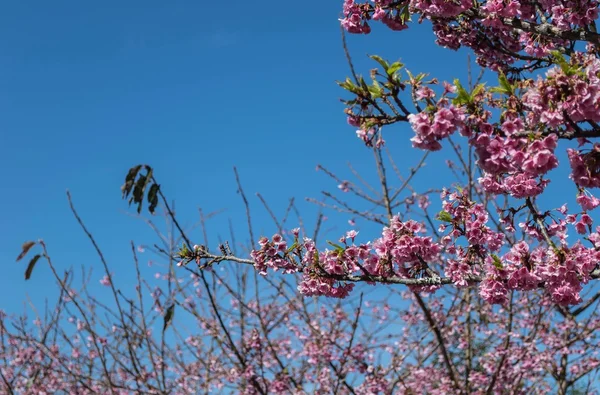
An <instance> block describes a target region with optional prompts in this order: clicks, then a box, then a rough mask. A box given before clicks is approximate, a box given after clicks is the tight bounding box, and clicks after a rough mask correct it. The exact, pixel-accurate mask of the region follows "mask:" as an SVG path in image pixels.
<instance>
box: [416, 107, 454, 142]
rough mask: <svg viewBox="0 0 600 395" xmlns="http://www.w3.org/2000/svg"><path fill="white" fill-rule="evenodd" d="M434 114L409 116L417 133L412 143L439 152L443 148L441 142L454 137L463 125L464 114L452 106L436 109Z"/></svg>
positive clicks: (426, 112)
mask: <svg viewBox="0 0 600 395" xmlns="http://www.w3.org/2000/svg"><path fill="white" fill-rule="evenodd" d="M432 112H433V113H430V112H428V111H423V112H421V113H418V114H410V115H409V116H408V121H409V122H410V125H411V126H412V128H413V130H414V131H415V137H413V138H412V139H411V141H412V143H413V146H414V147H417V148H421V149H426V150H430V151H438V150H440V149H441V148H442V145H441V144H440V143H439V141H440V140H442V139H444V138H446V137H448V136H450V135H452V134H453V133H454V132H455V131H456V130H457V129H458V128H459V127H460V126H461V125H462V121H463V118H464V114H463V113H462V110H461V109H459V108H456V107H454V106H452V105H450V106H448V108H444V107H442V108H436V109H435V110H433V111H432Z"/></svg>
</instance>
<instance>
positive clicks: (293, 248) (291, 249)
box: [285, 241, 298, 254]
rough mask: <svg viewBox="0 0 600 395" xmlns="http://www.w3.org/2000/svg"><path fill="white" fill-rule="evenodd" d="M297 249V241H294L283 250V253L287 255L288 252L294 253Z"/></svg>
mask: <svg viewBox="0 0 600 395" xmlns="http://www.w3.org/2000/svg"><path fill="white" fill-rule="evenodd" d="M297 247H298V241H295V242H294V244H292V245H291V246H290V247H289V248H288V249H287V250H285V253H286V254H289V253H290V252H292V251H294V250H295V249H296V248H297Z"/></svg>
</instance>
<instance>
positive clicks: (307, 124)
mask: <svg viewBox="0 0 600 395" xmlns="http://www.w3.org/2000/svg"><path fill="white" fill-rule="evenodd" d="M341 6H342V2H341V1H329V2H320V3H318V4H316V5H314V6H312V5H310V4H299V3H297V2H281V1H277V2H275V1H272V0H268V1H264V2H261V3H260V6H258V5H257V3H252V2H247V1H236V0H234V1H229V2H226V3H225V2H212V3H210V5H207V4H205V3H202V2H197V1H176V2H158V1H144V2H142V1H127V2H111V1H105V2H73V1H71V2H66V1H53V2H41V1H37V2H5V3H4V4H2V6H1V9H0V37H2V39H1V40H0V108H1V112H2V116H1V117H0V165H1V167H0V168H1V169H2V170H1V171H0V174H1V175H2V178H3V180H2V181H3V182H2V194H0V201H1V202H2V206H3V208H4V209H3V210H2V212H1V213H0V218H1V221H0V223H2V230H0V232H1V233H2V237H1V238H0V262H1V263H2V265H3V266H2V267H3V274H2V279H1V280H0V281H1V284H2V287H0V300H2V303H0V308H4V309H6V310H9V311H12V310H15V309H17V308H18V307H19V303H20V302H21V301H22V300H24V298H25V295H30V296H32V297H33V298H34V299H39V298H43V297H45V296H52V295H55V285H54V282H53V281H51V279H50V277H49V276H50V271H49V270H48V268H47V267H45V266H44V265H39V267H37V268H36V270H35V271H34V274H33V276H32V279H31V280H30V281H29V282H27V283H26V282H25V281H24V279H23V272H24V269H25V264H24V263H21V264H17V263H15V257H16V256H17V254H18V252H19V249H20V246H21V243H22V242H23V241H25V240H30V239H38V238H43V239H44V240H45V241H46V242H47V244H48V248H49V250H50V253H51V255H52V256H53V259H54V261H55V263H56V264H57V266H58V267H59V268H63V269H64V268H67V267H70V266H74V267H78V266H80V265H82V264H83V265H85V266H86V267H87V268H89V267H94V268H96V269H95V273H96V275H95V277H96V278H97V279H99V278H100V277H101V267H100V262H99V261H98V259H97V257H96V256H95V254H94V253H93V250H92V248H91V245H90V244H89V243H88V241H87V240H86V238H85V236H84V234H83V233H82V232H81V231H80V229H79V228H78V226H77V224H76V222H75V220H74V218H73V216H72V215H71V214H70V212H69V208H68V204H67V200H66V196H65V191H66V190H67V189H69V190H70V191H71V193H72V195H73V199H74V202H75V204H76V207H77V208H78V211H79V213H80V214H81V216H82V217H83V218H84V220H85V222H86V224H87V226H88V227H89V228H90V230H91V231H92V232H93V233H94V235H95V236H96V238H97V239H98V241H99V243H100V246H101V248H102V249H103V251H104V252H105V254H106V256H107V259H108V261H109V264H110V265H111V268H113V270H114V271H115V272H116V273H117V274H118V273H119V272H120V271H121V270H123V271H131V270H133V269H132V268H133V266H132V265H133V263H132V261H131V258H130V251H129V244H128V243H129V241H130V240H134V241H135V242H136V244H144V243H152V242H155V241H156V240H155V239H154V238H153V236H152V233H151V232H150V231H148V229H147V227H146V226H145V225H144V224H143V223H142V222H141V221H137V220H135V219H134V218H132V217H131V216H128V215H127V214H126V212H129V213H133V209H129V210H128V209H127V205H126V203H125V202H124V201H122V200H121V196H120V191H119V187H120V185H121V184H122V182H123V178H124V175H125V173H126V171H127V169H129V167H131V166H133V165H135V164H138V163H147V164H150V165H152V166H153V167H154V168H155V169H156V175H157V177H158V179H159V182H160V183H161V184H162V187H163V190H164V191H165V193H166V194H167V195H168V197H169V198H171V199H175V200H176V202H177V208H178V213H179V216H180V218H182V222H183V223H186V224H192V223H193V222H195V221H196V219H197V208H198V207H202V208H203V209H204V210H205V211H213V210H218V209H226V211H225V212H224V213H223V214H221V215H219V216H218V217H216V218H215V219H214V220H212V221H211V222H210V223H209V224H208V225H209V230H210V231H211V235H212V243H213V246H214V245H215V244H216V242H217V236H218V235H221V236H222V237H224V238H226V237H227V234H228V230H227V228H228V225H227V221H228V219H231V220H232V222H233V224H234V227H235V228H236V229H237V232H238V239H242V240H243V239H245V238H247V235H246V233H245V229H246V228H245V217H244V208H243V206H242V204H241V201H240V199H239V196H238V195H237V194H236V186H235V181H234V178H233V172H232V167H233V166H234V165H235V166H237V167H238V169H239V171H240V175H241V177H242V182H243V184H244V188H245V190H246V193H247V194H248V195H249V197H250V199H251V204H252V207H253V213H254V220H255V223H256V225H257V228H256V232H257V233H263V232H264V233H265V234H268V235H271V234H272V233H273V232H274V229H275V228H274V226H273V225H272V223H271V222H270V220H269V219H268V217H267V215H266V212H265V211H264V209H262V207H261V206H260V204H259V202H258V199H257V198H256V197H255V196H254V193H255V192H261V193H262V194H263V196H264V197H265V198H266V199H268V201H269V202H270V203H271V204H272V206H273V208H274V210H275V211H276V213H277V214H278V215H281V214H283V211H284V209H285V206H286V204H287V202H288V199H289V198H290V197H296V199H297V201H298V206H299V208H300V209H301V211H302V213H303V214H304V216H305V220H306V221H307V226H308V227H309V228H311V227H312V224H314V218H315V213H316V209H315V207H314V206H312V205H310V204H308V203H305V202H304V201H303V199H304V198H305V197H318V196H319V193H320V191H321V190H324V189H327V190H330V191H335V190H336V185H335V184H334V183H331V182H330V181H329V179H328V178H327V177H325V176H324V175H323V174H319V173H316V172H315V166H316V165H317V164H318V163H321V164H323V165H325V166H326V167H328V168H329V169H331V170H332V171H336V172H339V173H340V174H341V175H342V177H344V176H348V175H349V172H348V170H347V168H346V165H345V164H346V162H349V161H350V162H352V164H353V165H354V166H355V167H356V168H357V169H359V170H360V171H363V172H364V176H365V178H369V179H373V175H374V174H375V173H374V167H373V164H372V162H373V160H372V154H371V153H370V152H369V151H368V150H367V149H365V148H364V146H363V145H362V144H361V143H360V142H359V140H358V139H356V137H355V136H354V129H353V128H352V127H350V126H348V125H347V124H346V122H345V116H344V114H343V112H342V110H343V105H342V104H341V103H340V102H339V100H338V99H339V98H340V97H343V96H344V92H343V91H342V90H341V89H340V88H339V87H338V86H337V85H336V84H335V81H336V80H341V79H344V78H345V77H346V76H347V75H348V74H349V71H348V68H347V65H346V61H345V58H344V54H343V51H342V47H341V39H340V32H339V24H338V22H337V18H339V15H340V11H341ZM348 39H349V46H350V50H351V52H352V54H353V57H354V60H355V63H356V67H357V71H359V72H360V73H362V74H364V75H368V70H369V69H370V68H372V67H374V66H375V64H374V63H373V62H372V61H370V60H369V59H367V57H366V54H378V55H381V56H383V57H386V58H388V59H389V60H396V59H398V58H401V59H402V61H403V62H404V63H405V64H406V66H407V67H408V68H409V69H410V70H412V71H414V72H420V71H425V72H429V73H431V75H432V76H436V77H438V78H440V80H450V81H451V80H452V79H453V78H454V77H460V78H462V79H463V80H465V76H466V64H467V58H466V51H461V52H458V53H456V52H452V51H448V50H443V49H440V48H437V47H436V46H435V44H434V35H433V33H432V32H431V30H430V29H429V28H428V27H423V26H418V25H416V24H415V25H413V26H412V27H411V30H409V31H406V32H401V33H394V32H390V31H388V30H387V29H385V28H383V27H381V26H374V31H373V33H372V34H371V35H369V36H349V37H348ZM411 136H412V132H411V131H410V129H409V127H408V126H407V125H402V126H400V127H397V128H394V129H391V130H390V131H389V132H387V139H388V141H389V144H390V147H391V148H392V149H393V150H394V151H392V152H396V153H397V154H398V157H397V161H398V164H399V165H400V167H401V168H404V169H406V168H408V167H410V166H413V165H414V164H415V163H416V162H417V161H418V159H419V158H420V156H421V153H420V152H418V151H416V150H412V149H410V143H409V142H408V139H409V138H410V137H411ZM442 159H443V158H440V157H439V156H438V159H436V160H439V161H440V163H441V160H442ZM432 160H433V159H432ZM439 174H440V173H439V171H438V170H437V169H436V167H435V166H431V165H430V166H429V167H428V168H426V169H425V170H424V176H422V177H421V179H422V178H425V179H429V180H432V179H433V180H435V179H436V177H439ZM415 182H416V185H417V187H419V185H421V184H419V183H420V182H421V181H420V179H419V178H417V180H416V181H415ZM423 185H424V184H423ZM327 215H328V216H329V217H330V218H331V221H337V222H332V224H336V225H335V226H337V228H336V229H337V230H336V231H334V232H333V233H332V234H331V237H330V238H331V239H333V238H337V236H339V235H340V234H341V233H342V232H344V231H345V230H347V228H348V227H347V226H346V225H345V224H346V222H345V221H347V219H348V217H343V216H336V214H335V213H327ZM359 228H360V222H359ZM363 235H365V234H364V233H363ZM192 236H193V237H194V236H199V234H198V233H196V234H195V235H194V234H192ZM365 236H366V237H373V236H374V234H366V235H365ZM144 259H145V258H144ZM92 283H93V285H94V286H97V281H96V280H95V279H94V280H93V281H92Z"/></svg>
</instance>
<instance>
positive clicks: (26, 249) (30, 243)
mask: <svg viewBox="0 0 600 395" xmlns="http://www.w3.org/2000/svg"><path fill="white" fill-rule="evenodd" d="M35 244H36V243H35V241H26V242H25V243H23V246H22V247H21V253H20V254H19V256H18V257H17V262H19V261H20V260H21V259H23V258H24V257H25V255H27V253H28V252H29V250H31V247H33V246H34V245H35Z"/></svg>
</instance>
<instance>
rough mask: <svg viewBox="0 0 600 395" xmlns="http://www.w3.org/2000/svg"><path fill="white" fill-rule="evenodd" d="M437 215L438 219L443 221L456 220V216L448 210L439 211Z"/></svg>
mask: <svg viewBox="0 0 600 395" xmlns="http://www.w3.org/2000/svg"><path fill="white" fill-rule="evenodd" d="M437 217H438V219H439V220H440V221H443V222H452V221H454V218H452V216H451V215H450V213H449V212H447V211H444V210H442V211H440V212H439V213H438V215H437Z"/></svg>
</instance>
